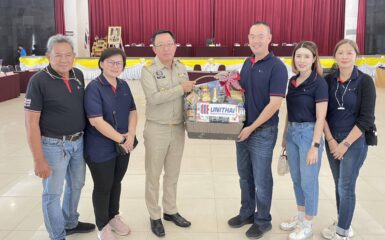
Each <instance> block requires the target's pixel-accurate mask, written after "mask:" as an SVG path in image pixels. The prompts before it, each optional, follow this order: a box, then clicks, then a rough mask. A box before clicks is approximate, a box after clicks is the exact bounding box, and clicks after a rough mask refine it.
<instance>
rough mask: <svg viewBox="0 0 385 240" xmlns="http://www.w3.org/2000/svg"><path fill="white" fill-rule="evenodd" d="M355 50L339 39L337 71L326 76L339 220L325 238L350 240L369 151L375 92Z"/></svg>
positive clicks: (329, 139) (327, 130)
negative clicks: (360, 176) (367, 134)
mask: <svg viewBox="0 0 385 240" xmlns="http://www.w3.org/2000/svg"><path fill="white" fill-rule="evenodd" d="M358 54H359V52H358V47H357V44H356V43H355V42H353V41H352V40H347V39H344V40H341V41H340V42H338V43H337V45H336V47H335V49H334V57H335V59H336V62H337V65H338V70H337V71H336V72H335V73H333V74H330V75H328V76H326V78H325V79H326V82H327V83H328V85H329V106H328V112H327V117H326V121H327V122H326V124H325V128H324V133H325V139H326V142H327V144H326V153H327V156H328V160H329V165H330V169H331V171H332V174H333V178H334V183H335V187H336V199H337V213H338V221H335V222H334V223H333V224H332V225H330V226H329V227H328V228H326V229H324V230H323V231H322V235H323V237H324V238H327V239H349V238H351V237H352V236H353V230H352V228H351V226H350V225H351V222H352V219H353V214H354V208H355V203H356V195H355V189H356V181H357V177H358V173H359V171H360V168H361V167H362V164H363V163H364V161H365V158H366V154H367V152H368V145H367V143H366V140H365V132H366V131H368V130H369V129H370V128H371V127H373V126H374V108H375V102H376V89H375V86H374V82H373V80H372V78H371V77H370V76H369V75H367V74H365V73H362V72H361V71H359V70H358V69H357V67H356V66H355V65H354V64H355V61H356V58H357V55H358Z"/></svg>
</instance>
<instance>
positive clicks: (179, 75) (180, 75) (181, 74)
mask: <svg viewBox="0 0 385 240" xmlns="http://www.w3.org/2000/svg"><path fill="white" fill-rule="evenodd" d="M186 75H187V74H186V73H179V74H178V77H180V78H181V77H186Z"/></svg>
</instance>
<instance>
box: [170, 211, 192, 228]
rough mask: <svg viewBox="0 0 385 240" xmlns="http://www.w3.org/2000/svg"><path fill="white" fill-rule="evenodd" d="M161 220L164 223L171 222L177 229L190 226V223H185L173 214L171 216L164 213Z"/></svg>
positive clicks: (176, 214)
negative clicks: (164, 221)
mask: <svg viewBox="0 0 385 240" xmlns="http://www.w3.org/2000/svg"><path fill="white" fill-rule="evenodd" d="M163 219H164V220H166V221H171V222H173V223H175V224H176V225H177V226H179V227H190V226H191V222H189V221H187V220H186V219H185V218H184V217H182V216H181V215H180V214H179V213H175V214H172V215H170V214H166V213H164V214H163Z"/></svg>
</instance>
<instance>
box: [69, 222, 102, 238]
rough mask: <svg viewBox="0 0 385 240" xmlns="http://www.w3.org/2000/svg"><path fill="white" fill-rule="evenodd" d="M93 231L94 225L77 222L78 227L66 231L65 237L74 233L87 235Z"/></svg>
mask: <svg viewBox="0 0 385 240" xmlns="http://www.w3.org/2000/svg"><path fill="white" fill-rule="evenodd" d="M94 230H95V224H92V223H84V222H78V225H77V226H76V227H74V228H71V229H66V236H68V235H71V234H74V233H89V232H92V231H94Z"/></svg>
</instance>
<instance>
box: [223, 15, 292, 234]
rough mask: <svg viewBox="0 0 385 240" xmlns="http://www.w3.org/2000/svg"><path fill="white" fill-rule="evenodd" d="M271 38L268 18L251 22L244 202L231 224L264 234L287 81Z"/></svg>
mask: <svg viewBox="0 0 385 240" xmlns="http://www.w3.org/2000/svg"><path fill="white" fill-rule="evenodd" d="M271 38H272V36H271V32H270V27H269V25H268V24H267V23H265V22H256V23H255V24H253V25H252V26H251V28H250V31H249V45H250V48H251V50H252V52H253V54H254V56H252V57H250V58H248V59H246V61H245V63H244V64H243V67H242V70H241V80H240V84H241V86H242V87H243V88H244V89H245V109H246V122H245V126H244V128H243V130H242V131H241V133H240V134H239V137H238V138H239V139H238V141H237V143H236V148H237V167H238V174H239V177H240V186H241V208H240V211H239V215H237V216H235V217H233V218H231V219H230V220H229V221H228V224H229V225H230V226H231V227H234V228H238V227H241V226H243V225H245V224H252V226H251V227H250V228H249V230H248V231H247V232H246V236H247V237H249V238H260V237H262V236H263V234H264V233H265V232H267V231H269V230H270V229H271V215H270V207H271V199H272V193H273V177H272V173H271V162H272V155H273V149H274V146H275V143H276V140H277V132H278V109H279V107H280V106H281V103H282V99H283V98H284V96H285V92H286V85H287V81H288V74H287V70H286V67H285V65H284V64H283V63H282V61H281V60H279V59H278V58H277V57H275V56H274V54H273V53H271V52H269V50H268V48H269V44H270V41H271Z"/></svg>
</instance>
